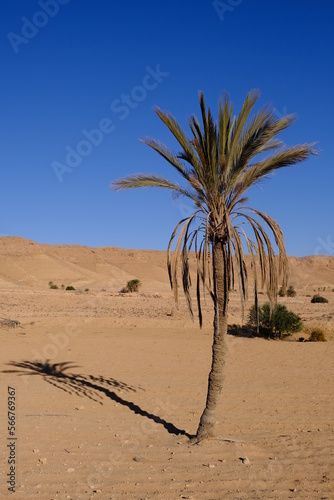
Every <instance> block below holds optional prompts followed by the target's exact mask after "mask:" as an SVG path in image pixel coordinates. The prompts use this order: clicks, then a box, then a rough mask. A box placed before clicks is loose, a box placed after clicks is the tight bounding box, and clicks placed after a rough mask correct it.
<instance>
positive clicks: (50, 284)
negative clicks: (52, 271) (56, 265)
mask: <svg viewBox="0 0 334 500" xmlns="http://www.w3.org/2000/svg"><path fill="white" fill-rule="evenodd" d="M49 288H50V289H51V290H58V285H55V284H54V283H53V281H49Z"/></svg>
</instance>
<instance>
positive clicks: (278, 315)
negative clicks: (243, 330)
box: [249, 302, 303, 339]
mask: <svg viewBox="0 0 334 500" xmlns="http://www.w3.org/2000/svg"><path fill="white" fill-rule="evenodd" d="M258 319H259V332H258V333H259V335H260V336H262V337H266V338H277V337H278V338H280V339H281V338H282V337H283V336H288V335H291V334H292V333H296V332H300V330H301V329H302V326H303V323H302V320H301V317H300V316H299V315H298V314H295V313H294V312H292V311H289V310H288V309H287V308H286V307H285V306H284V305H282V304H277V306H276V308H275V309H274V311H273V312H272V314H270V304H269V302H266V303H265V304H263V305H262V306H260V307H259V318H258ZM249 323H250V325H251V326H253V327H256V328H257V316H256V309H255V305H253V306H252V307H251V309H250V312H249Z"/></svg>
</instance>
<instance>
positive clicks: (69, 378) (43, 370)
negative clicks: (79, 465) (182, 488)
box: [2, 360, 192, 438]
mask: <svg viewBox="0 0 334 500" xmlns="http://www.w3.org/2000/svg"><path fill="white" fill-rule="evenodd" d="M8 365H9V366H12V367H15V368H16V369H14V370H3V371H2V373H16V374H17V375H19V376H20V375H21V376H22V375H29V376H34V375H39V376H41V377H42V378H43V379H44V380H45V382H47V383H49V384H51V385H53V386H54V387H57V388H58V389H61V390H63V391H65V392H67V393H68V394H71V395H72V394H76V395H77V396H80V397H87V398H89V399H91V400H93V401H95V402H97V403H99V404H101V405H102V404H103V395H104V396H107V398H109V399H111V400H112V401H115V402H116V403H118V404H120V405H122V406H126V407H127V408H129V410H131V411H133V412H134V413H135V414H136V415H140V416H141V417H146V418H148V419H149V420H153V422H155V423H157V424H160V425H162V426H163V427H164V428H165V429H166V430H167V431H168V432H169V433H170V434H175V435H177V436H178V435H180V434H182V435H185V436H187V437H189V438H191V437H192V436H191V435H189V434H188V433H187V432H186V431H185V430H181V429H178V428H177V427H175V425H174V424H172V423H171V422H167V421H166V420H164V419H163V418H161V417H159V416H158V415H154V414H153V413H149V412H147V411H146V410H143V409H142V408H141V407H140V406H138V405H136V404H135V403H133V402H132V401H128V400H127V399H124V398H123V397H121V396H119V395H118V394H116V392H115V391H114V390H113V389H114V388H115V389H118V390H121V391H125V392H137V390H136V389H135V388H134V387H133V386H131V385H128V384H126V383H125V382H121V381H118V380H115V379H113V378H106V377H103V376H102V375H100V376H94V375H80V374H76V373H71V372H67V370H69V369H73V368H78V366H76V365H73V364H72V362H68V361H66V362H63V363H50V361H49V360H46V361H45V362H44V363H42V362H38V361H21V362H16V361H11V362H10V363H8ZM141 390H143V389H141Z"/></svg>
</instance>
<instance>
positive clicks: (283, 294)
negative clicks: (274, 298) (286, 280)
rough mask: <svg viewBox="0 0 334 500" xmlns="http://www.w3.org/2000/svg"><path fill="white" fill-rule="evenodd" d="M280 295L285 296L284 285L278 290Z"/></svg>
mask: <svg viewBox="0 0 334 500" xmlns="http://www.w3.org/2000/svg"><path fill="white" fill-rule="evenodd" d="M278 296H279V297H285V293H284V292H283V288H282V287H281V288H280V289H279V290H278Z"/></svg>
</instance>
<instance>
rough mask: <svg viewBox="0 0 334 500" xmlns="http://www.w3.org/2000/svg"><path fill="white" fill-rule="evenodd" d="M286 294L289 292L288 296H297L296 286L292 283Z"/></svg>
mask: <svg viewBox="0 0 334 500" xmlns="http://www.w3.org/2000/svg"><path fill="white" fill-rule="evenodd" d="M286 294H287V296H288V297H295V296H296V295H297V292H296V290H295V289H294V287H293V286H292V285H290V286H289V288H288V289H287V291H286Z"/></svg>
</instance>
